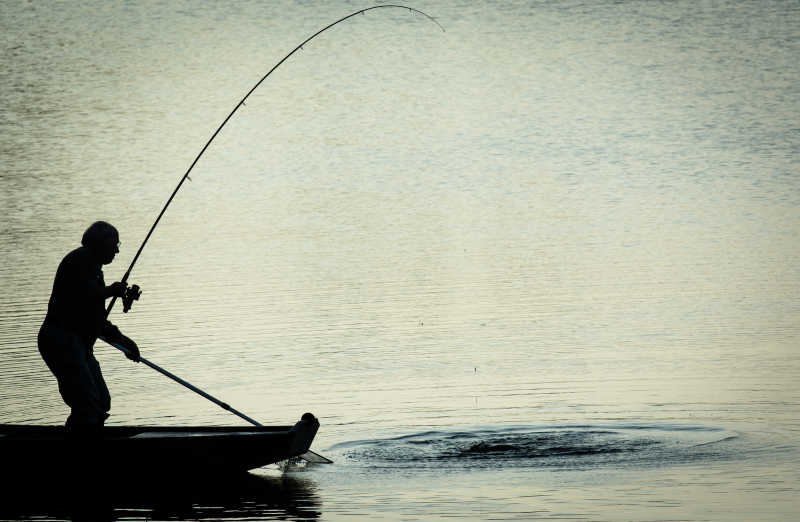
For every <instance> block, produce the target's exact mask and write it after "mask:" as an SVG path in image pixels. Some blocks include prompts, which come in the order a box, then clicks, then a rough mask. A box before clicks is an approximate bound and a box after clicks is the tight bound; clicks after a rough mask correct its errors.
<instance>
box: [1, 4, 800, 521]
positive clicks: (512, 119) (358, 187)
mask: <svg viewBox="0 0 800 522" xmlns="http://www.w3.org/2000/svg"><path fill="white" fill-rule="evenodd" d="M413 6H414V7H416V8H418V9H422V10H424V11H426V12H428V13H430V14H431V15H433V16H435V17H437V19H438V20H439V21H440V22H441V23H442V24H443V25H444V27H445V28H446V32H445V33H442V32H441V31H440V30H439V29H438V28H437V27H436V26H435V25H434V24H432V23H430V22H429V21H427V20H425V19H424V18H423V17H422V16H420V15H415V14H413V13H410V12H408V11H404V10H400V9H382V10H375V11H372V12H370V13H369V14H366V15H364V16H359V17H356V18H354V19H352V20H349V21H348V22H346V23H343V24H340V25H339V26H337V27H336V28H334V29H332V30H330V31H328V32H327V33H325V34H324V35H322V36H320V37H319V38H317V39H316V40H315V41H314V42H312V43H311V44H309V45H307V46H306V47H305V49H304V50H303V51H302V52H300V53H298V54H297V55H295V56H294V57H293V58H292V59H291V60H290V61H288V62H286V63H285V64H284V65H283V66H281V68H279V69H278V70H277V71H276V72H275V73H274V74H273V76H272V77H270V79H269V80H268V81H267V82H265V84H264V85H262V87H260V88H259V90H258V91H256V92H255V93H254V94H253V96H252V97H251V98H250V100H249V101H248V103H247V105H246V106H245V107H243V108H242V110H241V111H240V112H239V113H237V115H236V116H235V117H234V119H233V120H231V122H230V123H229V124H228V126H226V127H225V129H224V131H223V132H222V133H221V134H220V135H219V136H218V138H217V139H216V140H215V141H214V143H213V144H212V146H211V148H210V149H209V151H208V152H207V153H206V155H205V156H204V157H203V158H202V160H201V161H200V162H199V163H198V165H197V167H196V168H195V170H194V171H193V173H192V175H191V178H192V181H191V182H187V184H186V185H185V186H184V187H183V188H182V189H181V191H180V192H179V194H178V196H177V198H176V199H175V201H174V202H173V204H172V205H171V206H170V208H169V210H168V211H167V214H166V215H165V217H164V219H163V220H162V222H161V224H160V225H159V227H158V228H157V229H156V233H155V235H154V236H153V238H152V240H151V242H150V243H149V244H148V246H147V247H146V249H145V250H144V252H143V254H142V256H141V258H140V259H139V261H138V262H137V264H136V266H135V269H134V271H133V274H132V277H131V282H135V283H138V284H139V285H141V286H142V288H143V295H142V299H141V300H140V301H139V302H138V303H136V305H135V306H134V311H133V312H132V313H130V314H127V315H124V314H122V313H121V312H120V309H119V308H120V307H119V306H117V309H116V310H115V311H114V313H113V317H112V321H114V322H115V323H116V324H117V325H119V326H120V328H121V329H122V330H123V331H124V332H126V333H127V334H128V335H129V336H130V337H132V338H134V339H135V340H136V341H137V342H138V343H139V345H140V347H141V349H142V353H143V355H144V356H145V357H147V358H148V359H150V360H152V361H153V362H155V363H156V364H159V365H161V366H163V367H165V368H167V369H168V370H170V371H172V372H174V373H175V374H177V375H179V376H181V377H183V378H185V379H187V380H189V381H190V382H192V383H193V384H195V385H197V386H199V387H201V388H203V389H204V390H206V391H208V392H209V393H211V394H213V395H216V396H218V397H220V398H222V399H223V400H225V401H226V402H228V403H230V404H231V405H233V406H234V407H236V408H237V409H239V410H241V411H243V412H245V413H246V414H247V415H249V416H251V417H254V418H256V419H259V420H260V421H262V422H264V423H269V424H289V423H293V422H295V421H296V420H297V419H299V417H300V415H301V414H302V413H303V412H304V411H312V412H314V413H315V414H316V415H317V416H318V417H319V418H320V421H321V422H322V427H321V429H320V432H319V434H318V437H317V440H316V442H315V445H314V449H315V450H317V451H318V452H320V453H322V454H324V455H326V456H329V457H331V458H333V459H334V460H336V464H334V465H333V466H327V467H313V466H309V467H305V468H299V469H290V470H288V471H286V472H285V473H281V471H280V470H277V469H266V470H260V471H259V472H258V473H257V474H256V475H255V476H254V477H252V478H251V480H252V483H249V482H248V484H246V485H241V487H239V486H238V485H237V486H236V487H232V488H227V489H226V488H223V491H219V490H218V489H219V488H217V487H216V486H215V485H214V484H213V483H212V484H210V485H209V488H208V490H207V491H199V492H195V493H194V494H193V495H192V496H191V497H190V498H181V499H176V503H177V504H178V505H179V506H180V507H179V508H174V507H172V508H169V509H166V510H165V511H164V510H162V511H159V510H158V509H156V508H154V507H153V505H152V504H151V503H150V504H149V503H148V502H147V501H146V500H147V499H137V500H136V501H134V500H132V499H129V500H128V502H127V503H122V504H119V505H117V506H116V508H117V511H116V513H117V516H118V517H119V518H133V519H141V518H150V519H154V518H155V519H159V518H170V517H171V518H173V519H174V518H183V519H191V520H195V519H203V518H213V519H226V518H228V519H254V520H255V519H257V520H263V519H287V518H288V519H314V518H318V519H321V520H348V519H351V518H356V517H362V518H364V517H366V518H367V519H370V520H373V519H383V520H436V519H445V518H462V519H472V520H488V519H503V520H511V519H562V520H630V519H633V520H754V519H758V520H791V519H794V518H796V516H797V512H798V511H800V502H798V500H797V498H800V497H798V493H800V488H798V485H797V484H798V483H800V472H798V469H800V451H799V450H798V429H799V428H800V424H798V413H800V408H799V407H798V406H799V405H800V386H798V382H800V380H799V378H800V356H799V355H798V351H797V347H798V339H800V330H799V327H798V325H800V305H799V304H798V300H797V295H798V293H800V269H799V268H798V264H797V262H796V259H798V255H799V254H800V241H798V231H800V205H798V203H800V190H799V189H800V176H799V174H800V171H799V170H798V167H799V164H798V159H797V158H798V157H800V155H798V152H800V128H799V127H798V123H797V122H798V109H799V108H800V91H798V87H797V86H798V85H800V66H798V60H797V56H800V52H799V51H800V10H799V9H798V7H797V5H796V3H794V2H784V1H770V2H746V1H745V2H732V1H724V0H720V1H713V2H712V1H703V2H627V1H622V2H610V1H598V2H589V3H579V2H569V1H557V2H498V3H494V2H480V3H472V4H460V3H456V2H447V3H422V4H414V5H413ZM361 7H365V6H363V5H358V4H352V3H350V2H340V1H337V2H327V3H326V4H325V5H324V6H320V5H316V4H314V5H311V4H306V3H297V4H295V3H284V2H281V3H277V2H272V3H263V2H249V1H244V2H237V3H235V4H230V5H228V4H214V3H200V4H198V3H189V2H170V3H166V4H164V3H153V2H138V1H137V2H127V3H122V4H121V3H105V2H94V1H87V2H82V3H80V5H77V4H76V5H72V4H70V5H66V4H64V5H62V4H59V5H53V6H48V5H44V4H40V3H25V2H5V3H3V4H2V5H1V6H0V14H2V16H1V17H0V24H1V25H2V27H0V29H2V30H0V35H2V36H0V43H1V45H0V48H2V53H3V54H2V64H3V67H2V68H0V80H1V81H0V84H1V85H2V86H3V87H2V89H0V97H2V103H0V128H2V132H0V155H1V157H2V162H0V164H2V168H1V169H0V197H2V203H0V205H2V209H3V210H2V214H0V228H1V229H2V233H3V235H2V238H3V239H2V241H0V253H1V254H2V259H3V261H4V262H3V263H2V266H1V267H0V287H2V289H3V291H2V293H1V295H0V354H2V357H0V422H2V423H28V424H56V423H61V422H63V420H64V418H65V417H66V414H67V411H66V408H65V407H64V406H63V405H62V404H61V402H60V400H59V399H58V396H57V391H56V387H55V382H54V379H53V378H52V377H51V376H50V375H49V374H48V372H47V369H46V367H45V366H44V363H43V362H42V361H41V360H40V359H39V356H38V353H37V351H36V346H35V338H36V332H37V329H38V326H39V324H40V322H41V320H42V317H43V315H44V312H45V307H46V303H47V298H48V296H49V291H50V285H51V284H52V277H53V274H54V272H55V268H56V266H57V264H58V262H59V261H60V259H61V257H62V256H63V255H64V254H65V253H66V252H67V251H68V250H70V249H71V248H73V247H74V246H76V245H77V243H78V240H79V238H80V234H81V233H82V232H83V230H84V229H85V227H86V226H87V225H88V224H89V223H91V222H92V221H94V220H96V219H106V220H109V221H111V222H112V223H114V224H115V225H116V226H117V227H118V228H119V230H120V232H121V236H122V237H121V239H122V242H123V246H122V250H121V252H120V254H119V256H118V258H117V260H116V261H115V262H114V263H113V264H112V265H110V266H107V267H106V268H105V273H106V279H107V280H113V279H119V278H121V276H122V274H123V273H124V270H125V268H126V267H127V265H128V264H129V263H130V261H131V260H132V258H133V255H134V254H135V251H136V249H137V248H138V245H139V243H140V242H141V240H142V239H143V238H144V235H145V234H146V232H147V229H148V228H149V226H150V224H151V223H152V222H153V220H154V219H155V217H156V215H157V213H158V211H159V210H160V208H161V206H162V205H163V204H164V203H165V201H166V199H167V197H168V196H169V194H170V192H171V191H172V190H173V188H174V187H175V184H176V183H177V181H178V180H179V178H180V176H181V175H182V174H183V173H184V172H185V170H186V168H187V167H188V166H189V164H190V163H191V161H192V160H193V159H194V157H195V155H196V154H197V153H198V152H199V150H200V148H201V147H202V145H203V144H204V143H205V141H206V140H207V139H208V138H209V137H210V136H211V134H212V133H213V131H214V129H215V128H216V126H217V125H219V123H220V122H221V121H222V120H223V119H224V117H225V116H226V115H227V113H228V112H229V111H230V110H231V109H232V108H233V107H234V105H235V104H236V102H237V101H238V100H239V98H240V97H241V96H243V95H244V94H245V93H246V92H247V90H248V89H249V88H250V87H251V86H252V85H253V84H254V83H255V82H256V81H257V80H258V79H259V78H260V77H261V76H262V75H263V74H264V73H265V72H266V71H267V70H269V68H270V67H272V65H274V64H275V63H276V62H277V61H278V60H279V59H280V58H281V57H283V56H284V55H285V54H286V53H288V52H289V51H290V50H291V49H292V48H293V47H294V46H295V45H297V44H298V43H300V41H302V39H303V38H305V37H307V36H309V35H311V34H313V33H314V32H315V31H316V30H318V29H319V28H321V27H323V26H324V25H326V24H328V23H330V22H332V21H333V20H336V19H338V18H340V17H341V16H344V15H346V14H348V13H350V12H352V11H354V10H356V9H358V8H361ZM97 354H98V358H99V359H100V361H101V364H102V366H103V371H104V374H105V376H106V380H107V381H108V382H109V387H110V388H111V393H112V397H113V399H112V402H113V404H112V416H111V418H110V419H109V423H111V424H158V425H180V424H200V425H228V424H230V425H237V424H239V423H240V422H241V421H240V420H239V419H237V418H236V417H233V416H231V415H230V414H229V413H227V412H225V411H223V410H221V409H219V408H217V407H216V406H214V405H213V404H211V403H209V402H207V401H205V400H203V399H201V398H199V397H198V396H196V395H194V394H192V393H191V392H189V391H188V390H184V389H183V388H180V387H179V386H178V385H177V384H175V383H173V382H171V381H169V380H167V379H165V378H164V377H162V376H161V375H159V374H157V373H155V372H153V371H152V370H149V369H147V368H146V367H144V366H135V365H133V364H132V363H130V362H129V361H127V360H126V359H125V358H124V357H122V356H121V355H120V354H118V353H115V352H114V351H113V350H112V349H110V348H101V347H98V349H97ZM46 504H47V503H46V502H45V499H44V498H43V499H42V502H41V503H40V504H39V507H31V508H30V511H27V512H25V513H21V514H17V515H15V516H20V517H34V516H44V517H58V516H59V514H58V513H56V512H53V511H49V510H48V508H47V507H46ZM154 509H156V510H155V511H154Z"/></svg>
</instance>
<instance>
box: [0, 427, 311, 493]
mask: <svg viewBox="0 0 800 522" xmlns="http://www.w3.org/2000/svg"><path fill="white" fill-rule="evenodd" d="M318 428H319V421H318V420H317V419H316V418H315V417H314V416H313V415H312V414H310V413H306V414H304V415H303V417H302V419H301V420H300V421H299V422H297V423H296V424H295V425H294V426H245V427H143V426H138V427H136V426H132V427H126V426H107V427H105V428H103V431H102V434H101V435H100V436H99V437H96V438H94V439H87V438H70V437H68V436H67V433H66V431H65V429H64V428H63V427H62V426H25V425H0V462H2V463H3V471H4V474H5V475H6V477H24V476H30V475H34V474H41V473H42V472H48V473H49V472H56V473H58V472H60V471H62V470H63V471H67V472H69V473H75V472H76V471H77V470H79V469H85V467H86V466H90V467H91V468H92V469H93V473H97V474H100V475H102V476H106V477H107V476H114V477H118V476H124V477H125V478H126V479H131V478H135V477H137V476H139V477H148V478H152V477H153V476H198V475H206V476H208V475H212V474H213V475H219V474H223V473H224V474H230V473H241V472H244V471H247V470H250V469H254V468H257V467H261V466H266V465H267V464H273V463H276V462H280V461H283V460H287V459H290V458H292V457H298V456H301V455H303V454H305V453H306V452H308V451H309V448H310V446H311V442H312V441H313V440H314V436H315V435H316V433H317V429H318Z"/></svg>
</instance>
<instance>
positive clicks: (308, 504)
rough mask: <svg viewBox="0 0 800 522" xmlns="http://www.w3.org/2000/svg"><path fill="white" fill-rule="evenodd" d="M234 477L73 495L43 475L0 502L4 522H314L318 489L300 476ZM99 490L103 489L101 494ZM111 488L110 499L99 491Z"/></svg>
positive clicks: (12, 490)
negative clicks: (51, 521)
mask: <svg viewBox="0 0 800 522" xmlns="http://www.w3.org/2000/svg"><path fill="white" fill-rule="evenodd" d="M265 473H267V472H255V473H247V474H243V475H238V476H235V477H224V478H214V477H206V478H203V479H202V480H200V479H198V478H192V477H186V478H185V482H184V481H172V482H169V483H163V482H160V481H159V480H158V477H157V476H153V477H152V480H151V481H148V482H146V483H135V484H134V483H125V482H118V483H114V484H113V485H111V487H110V488H108V487H104V488H93V489H92V490H90V491H86V492H84V495H77V496H70V495H68V488H67V487H66V486H65V484H64V483H63V482H57V483H53V482H52V481H50V479H51V477H48V476H47V475H46V474H44V473H43V474H42V475H40V476H39V477H36V479H35V480H34V483H16V482H13V481H12V482H11V483H10V484H9V485H8V489H7V490H6V492H5V493H4V495H3V502H2V503H0V504H2V505H0V517H2V518H19V519H30V518H45V517H46V518H65V517H66V518H74V519H79V518H85V519H88V520H99V519H104V520H118V519H133V520H142V519H145V520H285V519H291V520H316V519H317V518H319V516H320V514H321V502H320V500H319V498H318V496H317V491H316V489H317V488H316V485H315V484H314V481H313V479H312V478H311V477H309V476H304V475H303V474H302V473H289V474H283V475H280V474H278V473H277V471H275V472H272V471H270V472H269V474H268V475H267V474H265ZM98 489H99V490H98ZM102 490H107V495H102V494H101V493H100V491H102Z"/></svg>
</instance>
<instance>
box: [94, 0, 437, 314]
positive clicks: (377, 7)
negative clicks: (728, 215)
mask: <svg viewBox="0 0 800 522" xmlns="http://www.w3.org/2000/svg"><path fill="white" fill-rule="evenodd" d="M384 8H398V9H407V10H409V11H410V12H412V13H418V14H420V15H422V16H424V17H425V18H427V19H428V20H430V21H431V22H433V23H435V24H436V25H437V26H439V29H441V30H442V31H443V32H444V27H442V25H441V24H440V23H439V22H438V21H437V20H436V19H435V18H433V17H432V16H430V15H428V14H427V13H424V12H422V11H420V10H419V9H414V8H413V7H408V6H404V5H395V4H383V5H376V6H372V7H367V8H365V9H359V10H358V11H355V12H354V13H351V14H349V15H347V16H345V17H342V18H340V19H338V20H336V21H335V22H333V23H331V24H328V25H326V26H325V27H323V28H322V29H320V30H319V31H317V32H316V33H314V34H312V35H311V36H309V37H308V38H306V39H305V40H303V42H302V43H300V45H298V46H297V47H295V48H294V49H292V51H291V52H290V53H289V54H287V55H286V56H284V57H283V59H281V61H279V62H278V63H277V64H275V65H274V66H273V67H272V69H270V70H269V71H268V72H267V74H265V75H264V76H262V77H261V79H260V80H258V82H256V84H255V85H254V86H253V88H252V89H250V90H249V91H248V92H247V94H245V95H244V97H243V98H242V99H241V100H240V101H239V103H237V104H236V106H235V107H234V108H233V110H232V111H231V112H230V114H228V116H227V117H226V118H225V119H224V120H223V121H222V123H221V124H220V125H219V127H217V130H216V131H214V134H212V135H211V137H210V138H209V139H208V141H207V142H206V144H205V145H204V146H203V148H202V149H201V150H200V153H199V154H198V155H197V157H195V159H194V161H192V164H191V165H189V168H188V169H187V170H186V173H185V174H184V175H183V177H181V179H180V181H179V182H178V185H177V186H176V187H175V190H173V191H172V194H171V195H170V197H169V199H168V200H167V202H166V203H165V204H164V207H163V208H162V209H161V212H159V214H158V217H157V218H156V220H155V222H154V223H153V225H152V226H151V227H150V230H149V231H148V232H147V235H146V236H145V238H144V241H142V244H141V246H140V247H139V250H137V251H136V255H135V256H133V260H132V261H131V264H130V266H128V270H126V271H125V275H124V276H123V277H122V282H123V283H126V282H127V281H128V278H129V277H130V275H131V271H132V270H133V266H134V265H135V264H136V261H138V260H139V256H140V255H141V253H142V250H144V247H145V245H147V242H148V241H149V240H150V236H151V235H153V231H154V230H155V229H156V226H158V223H159V222H160V221H161V217H162V216H163V215H164V213H165V212H166V211H167V207H169V205H170V203H172V200H173V199H174V198H175V195H176V194H177V193H178V191H179V190H180V188H181V186H182V185H183V183H184V181H186V180H187V179H190V178H189V173H191V172H192V169H193V168H194V166H195V165H196V164H197V162H198V161H199V160H200V158H201V157H202V156H203V154H204V153H205V151H206V149H208V147H209V145H211V142H212V141H214V138H216V137H217V134H219V132H220V131H221V130H222V128H223V127H224V126H225V124H226V123H228V121H229V120H230V119H231V117H233V115H234V114H235V113H236V111H238V110H239V107H241V106H242V105H244V104H245V101H246V100H247V98H249V97H250V95H251V94H252V93H253V91H255V90H256V89H257V88H258V87H259V85H261V84H262V83H263V82H264V80H266V79H267V78H268V77H269V75H270V74H272V72H273V71H275V69H277V68H278V67H280V66H281V65H282V64H283V62H285V61H286V60H288V59H289V58H290V57H291V56H292V55H293V54H294V53H296V52H297V51H298V50H300V49H302V48H303V46H304V45H306V44H307V43H308V42H310V41H311V40H313V39H314V38H316V37H317V36H319V35H320V34H322V33H324V32H325V31H327V30H328V29H330V28H331V27H333V26H335V25H337V24H340V23H342V22H344V21H345V20H347V19H349V18H352V17H354V16H357V15H359V14H364V13H366V12H367V11H372V10H373V9H384ZM137 290H138V289H137ZM116 301H117V297H116V296H114V297H113V298H112V299H111V302H110V303H109V305H108V308H107V309H106V317H108V315H109V314H110V313H111V309H112V308H113V307H114V303H115V302H116Z"/></svg>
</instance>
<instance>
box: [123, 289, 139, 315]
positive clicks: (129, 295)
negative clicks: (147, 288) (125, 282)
mask: <svg viewBox="0 0 800 522" xmlns="http://www.w3.org/2000/svg"><path fill="white" fill-rule="evenodd" d="M141 296H142V291H141V290H140V289H139V285H133V286H129V287H128V288H127V289H126V290H125V295H124V296H122V311H123V312H124V313H126V314H127V313H128V310H130V309H131V306H133V302H134V301H138V300H139V298H140V297H141Z"/></svg>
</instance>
